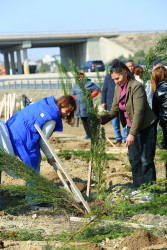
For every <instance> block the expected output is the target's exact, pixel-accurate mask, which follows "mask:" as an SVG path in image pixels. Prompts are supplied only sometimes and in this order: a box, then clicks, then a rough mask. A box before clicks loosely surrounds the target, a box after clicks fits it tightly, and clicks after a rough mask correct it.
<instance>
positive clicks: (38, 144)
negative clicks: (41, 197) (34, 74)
mask: <svg viewBox="0 0 167 250" xmlns="http://www.w3.org/2000/svg"><path fill="white" fill-rule="evenodd" d="M75 110H76V101H75V100H74V98H73V97H72V96H70V95H64V96H62V97H60V98H59V99H55V97H54V96H50V97H46V98H44V99H42V100H40V101H38V102H35V103H32V104H31V105H28V106H27V107H25V108H23V109H22V110H20V111H18V112H17V113H16V114H14V115H13V116H12V117H11V118H9V119H8V120H7V122H6V125H5V124H4V123H1V127H0V131H2V129H3V134H2V133H1V134H0V135H1V140H0V141H1V142H2V141H3V142H4V143H5V144H7V147H8V148H9V150H7V152H9V153H11V152H12V153H11V154H12V155H14V153H15V154H16V155H17V156H18V157H19V158H20V159H21V160H22V161H23V162H24V163H26V164H27V165H28V166H29V167H30V168H31V169H33V170H35V171H37V172H38V173H40V163H41V154H40V149H42V151H43V152H44V154H45V156H46V157H47V161H48V163H49V164H50V165H52V163H53V162H55V159H54V158H53V156H52V154H51V153H50V151H49V149H48V148H47V146H46V144H45V142H44V141H43V139H42V138H41V137H40V134H39V133H38V131H37V129H36V128H35V126H34V125H35V124H38V126H39V127H40V128H41V129H42V131H43V133H44V135H45V136H46V138H47V139H48V138H50V136H51V135H52V133H53V132H54V131H63V125H62V119H67V121H68V124H69V125H72V124H74V111H75ZM4 134H5V135H6V138H5V137H4ZM8 135H9V136H10V138H9V136H8ZM2 137H3V138H2ZM10 142H11V143H10ZM10 144H11V145H12V147H13V149H12V150H11V149H10V148H11V145H10ZM1 145H2V146H3V147H4V144H3V143H1ZM4 148H5V147H4ZM13 152H14V153H13ZM39 205H40V204H39Z"/></svg>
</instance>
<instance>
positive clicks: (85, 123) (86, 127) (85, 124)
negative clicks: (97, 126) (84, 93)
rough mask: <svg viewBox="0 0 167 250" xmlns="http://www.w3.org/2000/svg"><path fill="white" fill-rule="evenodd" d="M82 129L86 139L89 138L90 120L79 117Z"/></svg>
mask: <svg viewBox="0 0 167 250" xmlns="http://www.w3.org/2000/svg"><path fill="white" fill-rule="evenodd" d="M81 120H82V123H83V127H84V129H85V132H86V135H87V137H88V138H91V125H90V119H89V118H88V117H81Z"/></svg>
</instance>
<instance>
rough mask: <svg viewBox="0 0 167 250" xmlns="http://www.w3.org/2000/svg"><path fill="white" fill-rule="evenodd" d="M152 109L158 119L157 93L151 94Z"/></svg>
mask: <svg viewBox="0 0 167 250" xmlns="http://www.w3.org/2000/svg"><path fill="white" fill-rule="evenodd" d="M152 111H153V112H154V114H155V115H156V116H157V117H158V119H159V99H158V95H157V93H155V94H154V95H153V99H152Z"/></svg>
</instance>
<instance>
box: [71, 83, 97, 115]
mask: <svg viewBox="0 0 167 250" xmlns="http://www.w3.org/2000/svg"><path fill="white" fill-rule="evenodd" d="M84 88H86V89H88V90H89V91H90V94H91V93H92V92H94V91H98V90H100V88H99V87H98V86H97V85H96V84H94V83H93V82H91V80H90V79H87V82H86V84H85V85H84ZM72 94H73V95H74V96H75V97H76V102H77V111H76V117H88V112H87V110H88V107H87V106H86V105H85V101H84V99H83V97H84V96H83V91H82V89H80V87H79V85H78V84H74V87H73V90H72ZM90 106H91V107H93V101H92V100H91V103H90Z"/></svg>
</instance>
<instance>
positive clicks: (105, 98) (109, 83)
mask: <svg viewBox="0 0 167 250" xmlns="http://www.w3.org/2000/svg"><path fill="white" fill-rule="evenodd" d="M115 86H116V84H115V82H114V81H113V79H112V78H111V76H110V74H107V75H106V77H105V80H104V84H103V88H102V93H101V103H106V110H110V109H111V106H112V102H113V98H114V91H115Z"/></svg>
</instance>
